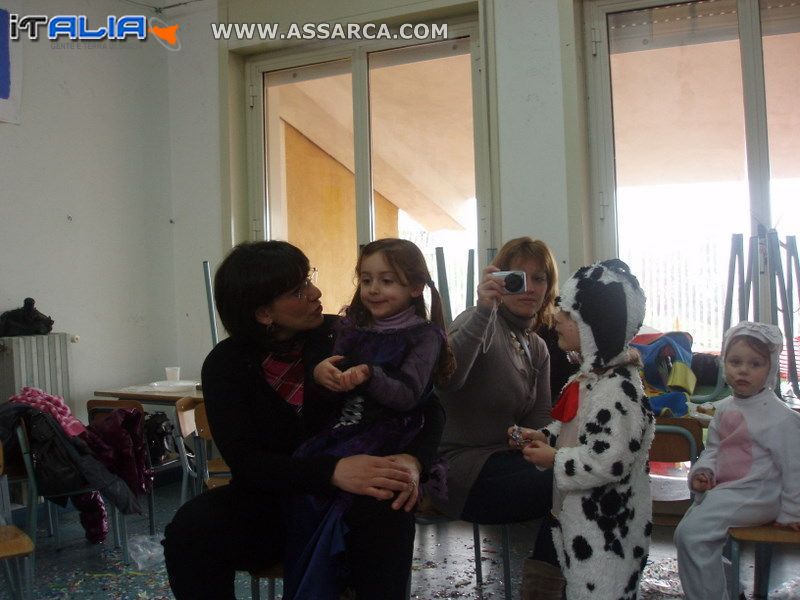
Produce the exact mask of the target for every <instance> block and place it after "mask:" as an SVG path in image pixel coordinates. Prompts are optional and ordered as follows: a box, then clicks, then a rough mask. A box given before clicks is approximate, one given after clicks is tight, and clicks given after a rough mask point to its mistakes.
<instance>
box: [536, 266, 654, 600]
mask: <svg viewBox="0 0 800 600" xmlns="http://www.w3.org/2000/svg"><path fill="white" fill-rule="evenodd" d="M644 304H645V298H644V294H643V293H642V291H641V289H640V288H639V285H638V282H637V281H636V278H635V277H633V276H632V275H631V274H630V273H629V272H628V268H627V265H625V263H623V262H621V261H606V262H603V263H598V264H595V265H592V266H590V267H584V268H582V269H580V270H578V271H577V272H576V273H575V275H573V277H572V278H571V279H569V280H568V281H567V282H566V283H565V284H564V286H563V288H562V294H561V298H560V307H561V309H562V310H564V311H566V312H569V313H570V315H571V316H572V318H573V319H574V320H575V321H576V322H577V324H578V331H579V334H580V342H581V353H582V356H583V362H582V364H581V369H580V371H579V373H578V374H577V375H575V376H574V377H573V378H572V380H571V381H574V380H576V379H577V380H578V381H579V386H580V387H579V408H578V413H577V415H576V416H575V419H577V421H578V422H577V433H578V445H577V446H575V447H565V448H559V449H558V450H557V452H556V455H555V465H554V468H553V473H554V483H555V485H556V486H557V487H558V490H559V492H560V493H561V495H562V497H563V504H562V507H561V513H560V515H559V522H560V528H554V529H553V541H554V543H555V546H556V550H557V552H558V555H559V562H560V563H561V567H562V569H563V572H564V576H565V578H566V580H567V589H566V591H567V598H568V600H583V599H590V598H591V599H593V600H617V599H625V600H633V599H635V598H636V597H637V594H638V588H639V576H640V575H641V571H642V569H643V568H644V565H645V562H646V560H647V552H648V549H649V546H650V533H651V530H652V523H651V514H652V503H651V498H650V483H649V477H648V468H647V453H648V450H649V448H650V443H651V442H652V440H653V431H654V418H653V413H652V412H651V411H650V407H649V403H648V402H647V398H646V397H645V395H644V391H643V389H642V382H641V378H640V377H639V372H638V368H637V366H636V365H634V364H631V359H630V354H629V349H628V341H630V339H631V338H632V337H633V336H634V334H635V333H636V331H637V330H638V329H639V327H640V326H641V321H642V319H643V317H644ZM568 385H569V384H568ZM561 426H562V423H561V422H560V421H554V422H553V423H552V424H551V425H549V426H548V427H547V428H546V429H544V430H543V431H544V433H545V434H546V435H548V436H549V438H550V440H549V441H550V444H551V445H556V442H557V437H558V434H559V432H560V431H561Z"/></svg>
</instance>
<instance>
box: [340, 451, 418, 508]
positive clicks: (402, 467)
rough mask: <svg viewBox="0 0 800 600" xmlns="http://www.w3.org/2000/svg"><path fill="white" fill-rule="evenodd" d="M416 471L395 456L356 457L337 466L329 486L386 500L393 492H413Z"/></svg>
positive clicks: (347, 458)
mask: <svg viewBox="0 0 800 600" xmlns="http://www.w3.org/2000/svg"><path fill="white" fill-rule="evenodd" d="M418 481H419V471H416V473H414V469H412V468H410V467H409V466H408V464H407V463H406V462H404V461H401V460H396V457H392V458H389V457H385V456H369V455H367V454H357V455H355V456H348V457H346V458H342V459H340V460H339V462H337V463H336V468H335V469H334V471H333V477H331V483H332V484H333V485H335V486H336V487H337V488H339V489H340V490H344V491H345V492H350V493H351V494H358V495H359V496H372V497H373V498H377V499H378V500H389V499H390V498H392V497H394V495H395V492H398V493H400V492H406V491H409V490H411V489H412V488H414V489H416V487H417V482H418Z"/></svg>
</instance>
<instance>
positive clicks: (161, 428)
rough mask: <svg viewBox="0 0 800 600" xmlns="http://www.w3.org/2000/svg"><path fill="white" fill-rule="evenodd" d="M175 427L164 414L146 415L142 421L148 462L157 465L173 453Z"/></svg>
mask: <svg viewBox="0 0 800 600" xmlns="http://www.w3.org/2000/svg"><path fill="white" fill-rule="evenodd" d="M174 431H175V426H174V425H173V424H172V421H170V420H169V417H167V415H166V413H163V412H161V411H158V412H153V413H148V414H147V417H145V420H144V437H145V439H146V440H147V449H148V451H149V452H150V461H151V462H152V464H153V465H159V464H161V463H162V462H164V460H166V459H168V458H169V455H170V454H174V453H175V439H174V437H173V432H174Z"/></svg>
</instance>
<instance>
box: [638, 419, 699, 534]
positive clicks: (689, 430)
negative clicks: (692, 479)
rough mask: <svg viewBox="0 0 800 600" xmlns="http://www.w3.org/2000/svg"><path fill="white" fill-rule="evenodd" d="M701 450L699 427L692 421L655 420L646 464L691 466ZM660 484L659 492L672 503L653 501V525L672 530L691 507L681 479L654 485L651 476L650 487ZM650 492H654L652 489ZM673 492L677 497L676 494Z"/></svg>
mask: <svg viewBox="0 0 800 600" xmlns="http://www.w3.org/2000/svg"><path fill="white" fill-rule="evenodd" d="M702 449H703V427H702V425H701V424H700V422H699V421H697V420H696V419H687V418H674V417H670V418H666V417H659V418H658V419H657V421H656V432H655V437H654V438H653V443H652V445H651V446H650V454H649V458H650V462H651V463H654V462H662V463H685V462H691V464H694V463H695V462H696V461H697V459H698V457H699V456H700V452H701V451H702ZM657 483H660V484H663V487H660V486H659V487H660V489H661V491H666V492H667V493H668V496H667V497H674V496H675V495H677V496H678V499H674V500H656V499H654V500H653V523H655V524H656V525H666V526H670V527H675V526H676V525H677V524H678V522H679V521H680V520H681V517H683V515H684V513H685V512H686V511H687V510H688V509H689V507H690V506H691V505H692V500H691V498H689V497H688V496H689V486H688V482H687V480H686V479H685V478H683V479H677V480H676V479H673V478H664V479H660V480H658V481H656V480H655V479H654V478H653V475H652V472H651V485H653V486H656V484H657ZM654 489H658V488H656V487H654ZM676 491H677V494H676Z"/></svg>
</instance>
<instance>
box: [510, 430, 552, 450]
mask: <svg viewBox="0 0 800 600" xmlns="http://www.w3.org/2000/svg"><path fill="white" fill-rule="evenodd" d="M506 435H508V445H509V446H511V447H512V448H523V447H524V446H527V445H528V444H529V443H530V442H532V441H534V440H536V441H538V442H544V443H547V438H546V437H545V435H544V434H543V433H542V432H541V431H536V430H535V429H528V428H527V427H520V426H519V425H512V426H511V427H509V428H508V431H507V432H506Z"/></svg>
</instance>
